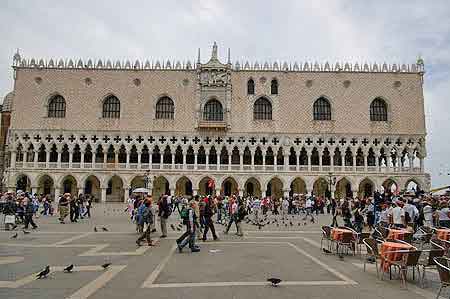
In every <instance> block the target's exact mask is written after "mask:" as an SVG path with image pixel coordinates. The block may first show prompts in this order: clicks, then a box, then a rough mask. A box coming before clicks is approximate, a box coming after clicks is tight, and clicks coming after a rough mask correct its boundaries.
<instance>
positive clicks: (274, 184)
mask: <svg viewBox="0 0 450 299" xmlns="http://www.w3.org/2000/svg"><path fill="white" fill-rule="evenodd" d="M266 196H271V197H272V198H275V199H280V198H282V197H283V182H282V181H281V180H280V179H279V178H277V177H275V178H273V179H271V180H270V181H269V182H268V183H267V190H266Z"/></svg>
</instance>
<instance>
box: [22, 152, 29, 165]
mask: <svg viewBox="0 0 450 299" xmlns="http://www.w3.org/2000/svg"><path fill="white" fill-rule="evenodd" d="M23 162H24V163H23V165H24V166H25V164H27V162H28V151H24V152H23Z"/></svg>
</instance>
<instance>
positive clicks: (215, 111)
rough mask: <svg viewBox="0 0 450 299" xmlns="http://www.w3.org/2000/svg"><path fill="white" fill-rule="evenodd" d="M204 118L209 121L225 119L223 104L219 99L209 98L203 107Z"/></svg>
mask: <svg viewBox="0 0 450 299" xmlns="http://www.w3.org/2000/svg"><path fill="white" fill-rule="evenodd" d="M203 119H204V120H208V121H223V109H222V104H221V103H220V102H219V101H218V100H209V101H208V102H207V103H206V104H205V107H204V108H203Z"/></svg>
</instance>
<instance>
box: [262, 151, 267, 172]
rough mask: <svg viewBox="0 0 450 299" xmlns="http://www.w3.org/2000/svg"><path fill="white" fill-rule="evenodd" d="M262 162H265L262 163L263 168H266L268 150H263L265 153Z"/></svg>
mask: <svg viewBox="0 0 450 299" xmlns="http://www.w3.org/2000/svg"><path fill="white" fill-rule="evenodd" d="M262 156H263V157H262V162H263V164H262V166H263V169H266V152H263V154H262Z"/></svg>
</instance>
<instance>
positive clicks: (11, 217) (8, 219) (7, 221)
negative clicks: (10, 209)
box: [5, 215, 16, 224]
mask: <svg viewBox="0 0 450 299" xmlns="http://www.w3.org/2000/svg"><path fill="white" fill-rule="evenodd" d="M5 224H16V216H14V215H6V216H5Z"/></svg>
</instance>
